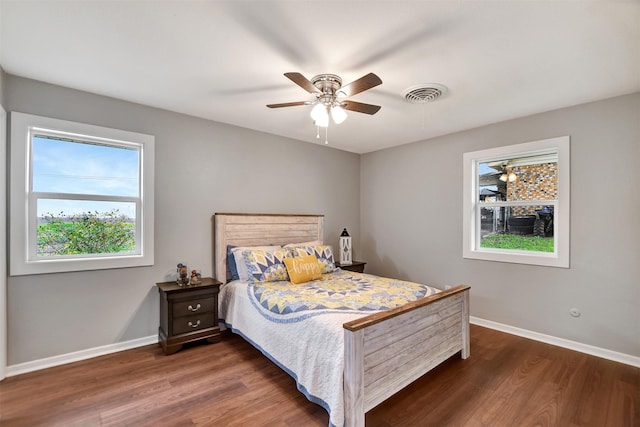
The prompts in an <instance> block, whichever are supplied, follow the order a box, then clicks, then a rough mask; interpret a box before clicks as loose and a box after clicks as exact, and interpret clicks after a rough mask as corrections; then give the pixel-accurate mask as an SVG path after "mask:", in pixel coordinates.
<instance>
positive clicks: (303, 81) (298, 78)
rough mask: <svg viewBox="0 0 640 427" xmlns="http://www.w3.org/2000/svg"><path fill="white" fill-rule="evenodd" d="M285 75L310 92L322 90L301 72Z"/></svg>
mask: <svg viewBox="0 0 640 427" xmlns="http://www.w3.org/2000/svg"><path fill="white" fill-rule="evenodd" d="M284 75H285V77H287V78H288V79H289V80H291V81H292V82H294V83H295V84H297V85H298V86H300V87H301V88H302V89H304V90H306V91H307V92H309V93H316V92H320V91H319V90H318V88H317V87H315V86H314V85H313V83H311V82H310V81H309V79H307V78H306V77H305V76H303V75H302V74H300V73H284Z"/></svg>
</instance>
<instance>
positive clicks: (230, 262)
mask: <svg viewBox="0 0 640 427" xmlns="http://www.w3.org/2000/svg"><path fill="white" fill-rule="evenodd" d="M233 248H235V246H233V245H227V266H228V267H229V272H230V273H231V280H238V279H239V276H238V266H236V259H235V257H234V256H233V254H232V253H231V249H233Z"/></svg>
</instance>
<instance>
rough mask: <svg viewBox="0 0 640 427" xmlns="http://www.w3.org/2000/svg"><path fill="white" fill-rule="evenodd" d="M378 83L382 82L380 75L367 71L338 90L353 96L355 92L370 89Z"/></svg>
mask: <svg viewBox="0 0 640 427" xmlns="http://www.w3.org/2000/svg"><path fill="white" fill-rule="evenodd" d="M380 84H382V80H381V79H380V77H378V76H376V75H375V74H373V73H369V74H367V75H366V76H363V77H360V78H359V79H358V80H355V81H353V82H351V83H349V84H348V85H346V86H343V87H341V88H340V92H344V93H345V94H346V95H347V96H353V95H355V94H356V93H360V92H364V91H365V90H367V89H371V88H372V87H376V86H378V85H380Z"/></svg>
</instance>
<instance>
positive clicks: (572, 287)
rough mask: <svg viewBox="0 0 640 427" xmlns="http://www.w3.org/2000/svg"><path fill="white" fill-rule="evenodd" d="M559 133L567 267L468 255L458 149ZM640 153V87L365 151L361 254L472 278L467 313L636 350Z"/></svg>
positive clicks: (427, 274)
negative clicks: (575, 314)
mask: <svg viewBox="0 0 640 427" xmlns="http://www.w3.org/2000/svg"><path fill="white" fill-rule="evenodd" d="M561 135H570V136H571V239H570V241H571V268H570V269H562V268H552V267H539V266H529V265H519V264H506V263H497V262H490V261H480V260H469V259H463V258H462V188H463V184H462V155H463V153H464V152H467V151H474V150H480V149H484V148H490V147H497V146H503V145H509V144H515V143H520V142H527V141H534V140H539V139H544V138H550V137H555V136H561ZM639 163H640V93H636V94H632V95H628V96H622V97H617V98H612V99H609V100H604V101H600V102H594V103H589V104H584V105H580V106H576V107H571V108H566V109H562V110H557V111H551V112H548V113H544V114H538V115H534V116H529V117H525V118H521V119H517V120H510V121H507V122H503V123H498V124H494V125H491V126H486V127H482V128H478V129H473V130H470V131H466V132H461V133H457V134H453V135H448V136H443V137H439V138H434V139H431V140H428V141H422V142H418V143H414V144H410V145H405V146H402V147H397V148H393V149H388V150H383V151H378V152H374V153H369V154H365V155H363V156H361V163H360V173H361V175H360V185H361V190H360V197H361V204H360V218H361V221H360V230H361V233H362V236H361V238H360V245H361V247H362V252H363V253H362V259H364V260H366V261H367V262H368V263H369V264H367V270H368V271H370V272H372V273H377V274H381V275H388V276H399V277H401V278H405V279H410V280H414V281H419V282H426V283H430V284H433V285H435V286H444V285H455V284H460V283H464V284H468V285H470V286H471V287H472V290H471V315H472V316H476V317H479V318H482V319H486V320H491V321H495V322H499V323H503V324H506V325H510V326H515V327H519V328H523V329H527V330H531V331H536V332H539V333H544V334H548V335H552V336H556V337H561V338H565V339H569V340H574V341H578V342H581V343H585V344H590V345H593V346H597V347H601V348H605V349H609V350H613V351H619V352H622V353H625V354H630V355H634V356H640V310H639V309H638V306H640V219H639V218H640V217H639V213H640V192H639V191H638V185H639V184H640V167H639V166H638V165H639ZM572 307H577V308H579V309H580V310H581V311H582V316H581V317H579V318H572V317H571V316H570V315H569V309H570V308H572Z"/></svg>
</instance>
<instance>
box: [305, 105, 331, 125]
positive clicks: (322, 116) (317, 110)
mask: <svg viewBox="0 0 640 427" xmlns="http://www.w3.org/2000/svg"><path fill="white" fill-rule="evenodd" d="M309 115H310V116H311V118H312V119H313V120H314V121H316V122H321V121H327V122H328V121H329V114H327V107H326V106H325V105H324V104H316V105H315V106H314V107H313V108H312V109H311V113H309Z"/></svg>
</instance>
